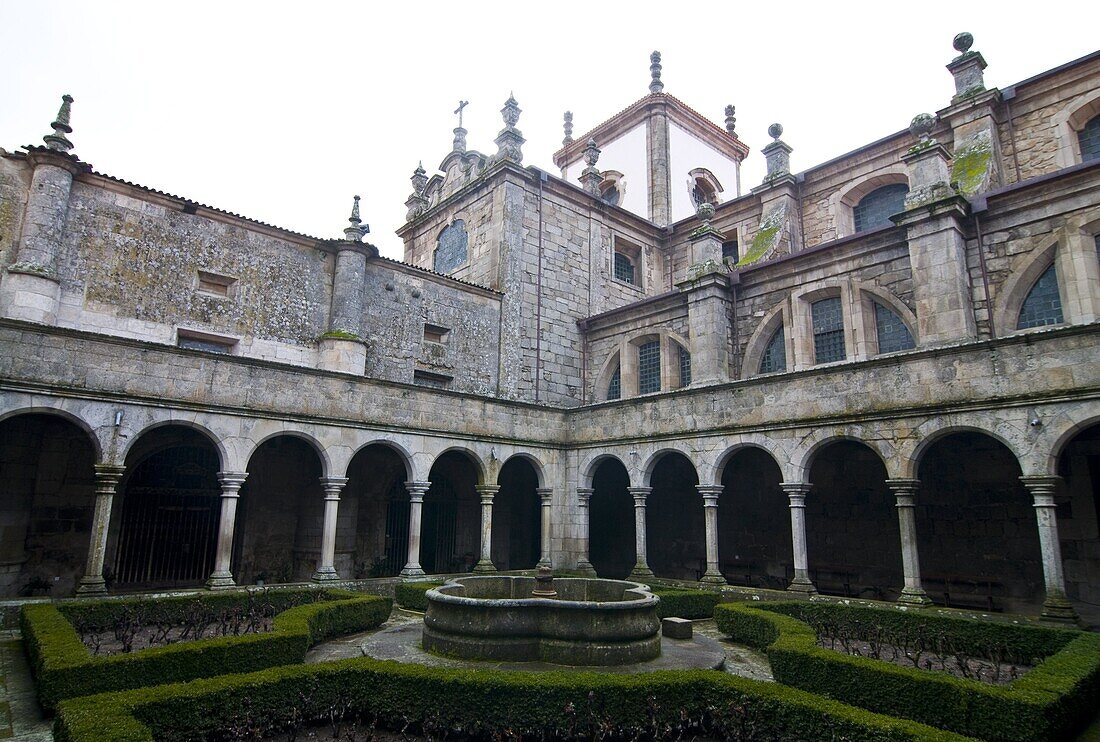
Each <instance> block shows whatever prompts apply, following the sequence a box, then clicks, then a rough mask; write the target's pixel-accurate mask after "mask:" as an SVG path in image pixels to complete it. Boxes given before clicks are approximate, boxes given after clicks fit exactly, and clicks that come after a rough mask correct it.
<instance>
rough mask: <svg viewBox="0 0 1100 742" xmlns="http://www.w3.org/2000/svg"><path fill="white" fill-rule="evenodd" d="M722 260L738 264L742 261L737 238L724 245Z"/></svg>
mask: <svg viewBox="0 0 1100 742" xmlns="http://www.w3.org/2000/svg"><path fill="white" fill-rule="evenodd" d="M722 259H723V260H728V261H729V262H731V263H736V262H737V261H738V260H740V259H741V256H740V253H739V252H738V249H737V238H736V237H734V238H733V239H732V240H726V241H725V242H723V243H722Z"/></svg>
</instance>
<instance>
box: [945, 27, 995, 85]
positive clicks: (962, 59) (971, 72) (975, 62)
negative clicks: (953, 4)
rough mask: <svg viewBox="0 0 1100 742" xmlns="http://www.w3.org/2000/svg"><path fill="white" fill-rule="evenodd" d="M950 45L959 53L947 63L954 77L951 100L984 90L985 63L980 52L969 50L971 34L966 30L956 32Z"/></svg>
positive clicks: (972, 41)
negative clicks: (953, 93) (953, 94)
mask: <svg viewBox="0 0 1100 742" xmlns="http://www.w3.org/2000/svg"><path fill="white" fill-rule="evenodd" d="M951 45H952V46H953V47H955V51H957V52H958V53H959V56H957V57H955V58H954V59H952V60H951V62H950V63H948V65H947V69H948V71H950V72H951V76H952V77H954V78H955V96H954V98H952V102H958V101H959V100H961V99H963V98H967V97H970V96H973V95H977V94H978V93H983V92H985V74H984V70H985V68H986V63H985V59H984V58H983V57H982V55H981V53H980V52H975V51H970V47H972V46H974V36H973V34H970V33H968V32H966V31H963V32H962V33H959V34H956V35H955V38H954V39H952V40H951Z"/></svg>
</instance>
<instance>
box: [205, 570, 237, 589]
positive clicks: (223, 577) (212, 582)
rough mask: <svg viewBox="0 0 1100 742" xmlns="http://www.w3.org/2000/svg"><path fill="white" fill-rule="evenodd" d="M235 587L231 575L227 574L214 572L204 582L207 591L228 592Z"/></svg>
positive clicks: (235, 584)
mask: <svg viewBox="0 0 1100 742" xmlns="http://www.w3.org/2000/svg"><path fill="white" fill-rule="evenodd" d="M236 586H237V583H236V582H234V581H233V575H231V574H230V573H228V572H215V573H214V574H212V575H210V579H208V580H207V581H206V589H207V590H229V589H230V588H234V587H236Z"/></svg>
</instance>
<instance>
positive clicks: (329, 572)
mask: <svg viewBox="0 0 1100 742" xmlns="http://www.w3.org/2000/svg"><path fill="white" fill-rule="evenodd" d="M310 579H311V580H313V581H314V582H339V581H340V575H338V574H336V568H335V567H321V568H320V569H318V570H317V571H316V572H314V573H313V576H312V577H310Z"/></svg>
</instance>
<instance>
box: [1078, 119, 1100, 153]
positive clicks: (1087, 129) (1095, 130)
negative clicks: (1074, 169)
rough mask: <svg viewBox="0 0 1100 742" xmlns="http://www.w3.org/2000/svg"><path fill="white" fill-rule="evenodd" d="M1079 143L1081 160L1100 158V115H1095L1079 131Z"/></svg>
mask: <svg viewBox="0 0 1100 742" xmlns="http://www.w3.org/2000/svg"><path fill="white" fill-rule="evenodd" d="M1077 143H1078V144H1079V145H1081V162H1089V161H1090V160H1096V159H1100V116H1093V117H1092V118H1091V119H1089V122H1088V123H1087V124H1085V126H1084V127H1083V128H1082V129H1081V131H1079V132H1077Z"/></svg>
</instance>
